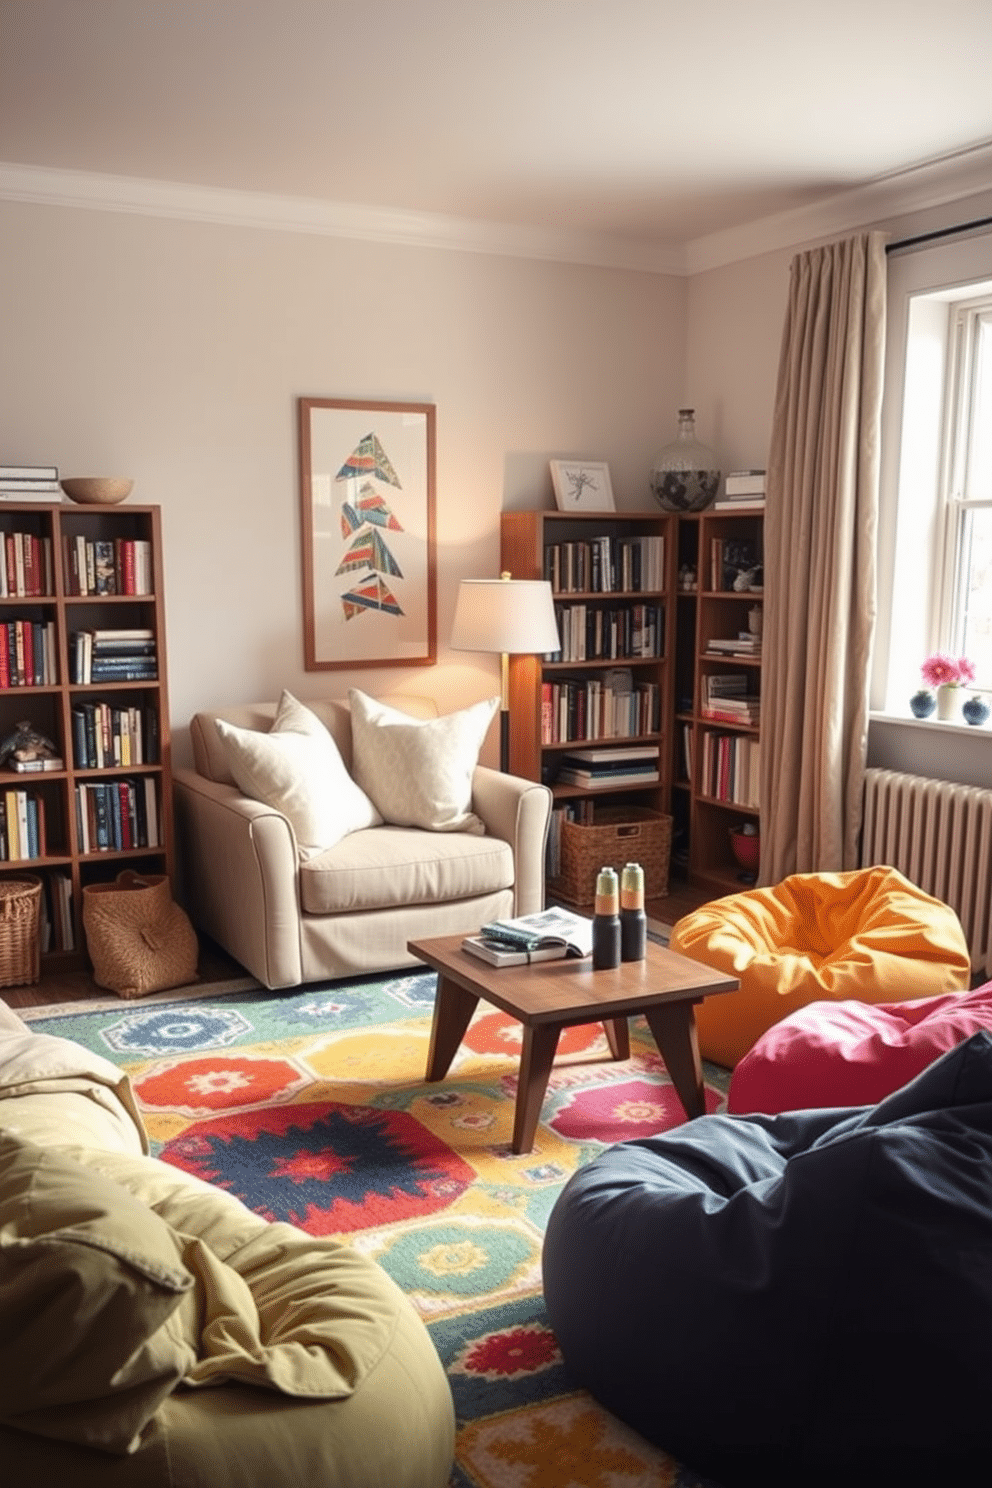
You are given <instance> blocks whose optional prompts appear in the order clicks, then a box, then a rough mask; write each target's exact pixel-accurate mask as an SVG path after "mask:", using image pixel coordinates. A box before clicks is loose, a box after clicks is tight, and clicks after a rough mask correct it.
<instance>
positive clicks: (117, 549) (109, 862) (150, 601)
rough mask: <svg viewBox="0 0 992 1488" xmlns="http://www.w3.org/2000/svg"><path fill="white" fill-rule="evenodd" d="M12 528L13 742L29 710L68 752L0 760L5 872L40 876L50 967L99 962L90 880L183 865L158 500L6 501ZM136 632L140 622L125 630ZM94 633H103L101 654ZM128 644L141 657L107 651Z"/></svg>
mask: <svg viewBox="0 0 992 1488" xmlns="http://www.w3.org/2000/svg"><path fill="white" fill-rule="evenodd" d="M0 542H2V547H3V554H2V559H3V575H2V582H0V589H2V591H3V592H2V596H0V627H2V628H0V650H2V651H3V652H4V656H3V657H2V658H0V740H2V741H4V742H7V741H9V739H10V737H11V735H12V734H14V733H15V731H16V729H17V727H18V726H19V725H20V724H21V723H28V724H29V725H31V726H32V728H33V729H35V730H37V731H38V732H39V733H40V734H42V735H44V736H45V738H46V739H47V740H48V741H49V742H50V743H51V744H53V745H54V747H55V750H56V753H57V755H58V757H59V759H60V760H61V761H62V765H61V768H58V769H54V770H47V769H46V770H44V771H33V770H32V771H28V772H19V771H16V770H14V769H13V768H11V761H10V759H8V760H7V761H6V762H5V764H4V765H2V766H0V805H2V807H3V817H4V820H3V830H2V833H0V847H2V851H3V854H4V856H3V858H2V859H0V874H2V875H3V876H4V877H7V878H10V877H18V876H21V875H23V874H25V873H27V874H35V875H37V876H38V877H39V878H40V879H41V880H42V886H43V894H42V903H43V910H42V914H43V930H44V929H45V922H46V921H47V935H48V937H49V938H48V941H47V944H46V942H45V940H44V939H43V942H42V974H44V970H45V967H46V965H50V966H53V967H57V968H59V969H61V968H71V967H75V966H81V965H83V964H84V963H85V959H86V957H85V940H84V936H83V927H82V890H83V888H84V887H85V886H86V885H87V884H91V883H95V882H103V881H107V880H112V879H113V878H115V877H116V876H117V874H118V873H119V872H120V871H121V869H122V868H125V867H134V868H136V869H138V870H140V871H144V872H152V873H165V874H168V875H169V877H170V878H171V876H172V872H173V865H174V840H173V813H172V773H171V750H170V733H169V706H168V691H167V683H166V676H167V672H166V644H165V643H166V635H165V607H164V598H163V595H164V589H163V575H162V542H161V521H160V512H159V508H158V507H156V506H131V505H125V506H114V507H98V506H81V505H80V506H76V505H69V504H63V503H60V504H57V505H55V504H53V505H50V506H49V505H42V504H40V503H37V502H28V503H24V504H19V503H14V502H6V501H5V502H3V503H2V505H0ZM137 591H140V592H137ZM125 631H129V632H132V633H135V632H136V633H137V634H132V635H131V637H130V639H129V641H128V642H126V643H124V642H123V641H122V640H121V639H120V633H121V632H125ZM93 632H98V633H101V635H102V636H103V637H105V639H104V644H103V647H102V648H101V646H100V644H99V643H98V644H97V645H96V648H95V650H93V651H92V656H94V657H97V658H99V657H100V656H101V651H102V652H103V653H104V659H103V660H102V661H100V660H97V662H96V665H95V666H93V665H92V664H91V661H90V648H89V647H88V646H87V645H86V643H85V638H86V637H87V636H88V635H89V636H92V633H93ZM80 638H82V639H80ZM125 646H126V647H128V648H129V649H130V652H131V655H130V656H128V655H127V654H125V655H124V657H123V658H122V659H118V660H116V661H111V660H110V659H109V658H110V657H112V656H114V655H119V654H120V653H121V652H122V651H125ZM138 657H141V658H143V659H142V660H138V659H137V658H138ZM149 657H152V658H153V659H154V660H153V662H152V661H149V660H148V658H149ZM150 672H153V673H154V675H148V673H150ZM94 673H95V674H96V677H97V680H84V679H89V678H91V677H92V676H93V674H94ZM13 815H16V816H17V817H18V824H17V826H16V827H12V825H11V822H10V820H9V818H10V817H11V816H13ZM12 848H14V849H16V850H17V856H16V857H11V856H9V855H8V854H9V852H10V851H11V849H12Z"/></svg>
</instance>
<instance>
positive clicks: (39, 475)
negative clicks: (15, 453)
mask: <svg viewBox="0 0 992 1488" xmlns="http://www.w3.org/2000/svg"><path fill="white" fill-rule="evenodd" d="M61 500H62V487H61V486H60V485H59V472H58V467H57V466H56V465H0V501H61Z"/></svg>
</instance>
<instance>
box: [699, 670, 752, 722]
mask: <svg viewBox="0 0 992 1488" xmlns="http://www.w3.org/2000/svg"><path fill="white" fill-rule="evenodd" d="M747 689H748V679H747V677H745V676H744V675H743V673H738V674H736V675H735V674H733V673H728V674H727V675H717V674H716V673H714V674H712V675H711V676H708V677H704V678H703V698H702V708H701V709H700V712H701V715H702V717H703V718H708V719H716V720H717V721H718V722H720V723H736V724H740V725H741V727H742V728H757V727H758V725H759V724H760V722H761V698H760V697H759V696H758V694H757V693H753V692H748V690H747Z"/></svg>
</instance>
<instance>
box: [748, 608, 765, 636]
mask: <svg viewBox="0 0 992 1488" xmlns="http://www.w3.org/2000/svg"><path fill="white" fill-rule="evenodd" d="M764 624H765V612H764V610H763V609H762V607H761V605H758V604H756V605H752V606H751V608H750V609H749V610H748V612H747V628H748V630H749V631H750V632H751V634H752V635H753V636H760V635H761V632H762V630H763V629H764Z"/></svg>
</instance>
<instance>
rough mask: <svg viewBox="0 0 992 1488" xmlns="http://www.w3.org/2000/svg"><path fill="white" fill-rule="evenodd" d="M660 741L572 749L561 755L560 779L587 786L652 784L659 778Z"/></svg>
mask: <svg viewBox="0 0 992 1488" xmlns="http://www.w3.org/2000/svg"><path fill="white" fill-rule="evenodd" d="M658 754H659V749H658V745H657V744H632V745H627V746H620V747H618V748H615V749H613V748H609V747H604V748H600V749H570V750H569V751H568V753H567V754H563V755H562V757H561V768H560V769H559V771H558V780H559V782H560V783H561V784H562V785H580V786H582V787H583V789H584V790H606V789H608V788H609V787H616V786H623V785H651V784H653V783H654V782H655V781H656V780H658V779H660V773H659V770H658Z"/></svg>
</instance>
